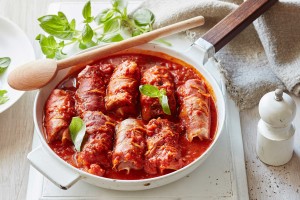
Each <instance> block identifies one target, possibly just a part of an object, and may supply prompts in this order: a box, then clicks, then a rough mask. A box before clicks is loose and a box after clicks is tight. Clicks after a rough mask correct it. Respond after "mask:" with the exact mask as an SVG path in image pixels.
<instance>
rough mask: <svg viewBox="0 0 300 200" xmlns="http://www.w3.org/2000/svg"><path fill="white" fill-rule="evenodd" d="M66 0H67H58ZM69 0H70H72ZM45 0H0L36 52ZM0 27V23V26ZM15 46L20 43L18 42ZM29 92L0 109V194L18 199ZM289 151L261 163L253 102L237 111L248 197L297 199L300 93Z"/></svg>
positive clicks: (23, 178) (0, 8) (4, 199)
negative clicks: (276, 161) (280, 162)
mask: <svg viewBox="0 0 300 200" xmlns="http://www.w3.org/2000/svg"><path fill="white" fill-rule="evenodd" d="M64 1H67V0H64ZM72 1H74V0H72ZM51 2H53V1H51V0H1V1H0V15H2V16H4V17H7V18H9V19H10V20H12V21H13V22H15V23H16V24H17V25H19V26H20V27H21V28H22V29H23V30H24V31H25V33H26V34H27V35H28V37H29V39H30V40H31V42H32V44H33V46H34V48H35V52H36V55H37V56H40V53H39V52H40V50H39V47H38V44H37V42H36V41H35V40H34V38H35V36H36V35H37V34H38V33H40V29H39V27H38V23H37V20H36V19H37V18H38V17H39V16H42V15H44V14H45V13H46V11H47V6H48V5H49V3H51ZM0 30H1V27H0ZM20 48H21V47H20ZM34 94H35V92H28V93H26V94H25V95H24V96H23V97H22V98H21V100H19V101H18V102H17V103H16V104H15V105H14V106H13V107H12V108H10V109H9V110H7V111H5V112H4V113H2V114H0V199H1V200H23V199H25V197H26V188H27V179H28V169H29V163H28V161H27V159H26V155H27V153H28V152H29V151H30V148H31V142H32V134H33V128H34V127H33V120H32V107H33V99H34ZM295 100H296V102H297V106H298V112H297V116H296V120H295V125H296V137H295V153H294V155H293V158H292V160H291V161H290V162H289V163H288V164H286V165H284V166H281V167H270V166H266V165H264V164H262V163H261V162H260V161H259V160H258V158H257V156H256V153H255V144H256V126H257V122H258V120H259V115H258V111H257V108H253V109H251V110H247V111H243V112H241V127H242V132H243V141H244V150H245V159H246V168H247V176H248V186H249V195H250V199H259V200H261V199H272V200H273V199H278V200H279V199H289V200H293V199H300V136H299V134H300V133H299V130H300V99H299V98H295Z"/></svg>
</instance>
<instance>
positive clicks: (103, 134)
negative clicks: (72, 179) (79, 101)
mask: <svg viewBox="0 0 300 200" xmlns="http://www.w3.org/2000/svg"><path fill="white" fill-rule="evenodd" d="M83 121H84V122H85V124H86V137H85V140H84V141H85V142H84V144H83V146H82V151H81V152H79V153H78V155H77V161H78V165H79V167H81V168H83V169H84V170H86V171H88V172H90V173H92V174H96V175H98V176H103V174H104V173H105V168H108V167H110V166H111V151H112V148H113V137H114V128H115V122H114V121H113V120H112V119H111V118H110V117H108V116H106V115H104V114H103V113H102V112H100V111H86V112H84V113H83Z"/></svg>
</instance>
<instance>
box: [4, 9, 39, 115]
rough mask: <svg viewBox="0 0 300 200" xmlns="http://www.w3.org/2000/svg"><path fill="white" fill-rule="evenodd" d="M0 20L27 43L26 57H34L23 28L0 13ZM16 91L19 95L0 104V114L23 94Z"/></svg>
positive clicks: (23, 92) (32, 58) (31, 46)
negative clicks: (27, 53) (27, 55)
mask: <svg viewBox="0 0 300 200" xmlns="http://www.w3.org/2000/svg"><path fill="white" fill-rule="evenodd" d="M1 22H3V23H6V24H7V25H8V26H10V27H12V29H15V30H16V31H17V32H18V34H19V35H20V36H21V38H23V39H24V42H25V43H28V48H29V49H27V51H28V52H29V55H30V57H28V58H29V59H31V60H34V59H36V54H35V51H34V48H33V45H32V44H31V41H30V40H29V38H28V36H27V34H26V33H25V32H24V30H22V29H21V28H20V27H19V26H18V25H17V24H16V23H15V22H13V21H11V20H10V19H8V18H7V17H4V16H2V15H0V23H1ZM4 32H5V31H4ZM15 67H17V66H14V68H15ZM8 87H9V89H13V88H11V87H10V86H8ZM3 89H5V90H8V89H7V88H3ZM17 92H18V94H19V95H18V96H17V97H16V98H14V99H10V100H9V101H10V103H9V104H6V103H4V104H2V105H0V114H1V113H3V112H4V111H6V110H8V109H9V108H10V107H12V106H13V105H14V104H15V103H16V102H17V101H19V100H20V99H21V97H22V96H23V95H24V94H25V91H17ZM9 101H8V102H9Z"/></svg>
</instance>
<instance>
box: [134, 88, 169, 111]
mask: <svg viewBox="0 0 300 200" xmlns="http://www.w3.org/2000/svg"><path fill="white" fill-rule="evenodd" d="M139 90H140V92H141V93H142V94H143V95H146V96H148V97H151V98H158V100H159V103H160V105H161V107H162V109H163V111H164V113H166V114H167V115H171V110H170V106H169V103H168V96H167V93H166V90H164V89H160V90H159V89H158V88H157V87H155V86H153V85H149V84H145V85H140V87H139Z"/></svg>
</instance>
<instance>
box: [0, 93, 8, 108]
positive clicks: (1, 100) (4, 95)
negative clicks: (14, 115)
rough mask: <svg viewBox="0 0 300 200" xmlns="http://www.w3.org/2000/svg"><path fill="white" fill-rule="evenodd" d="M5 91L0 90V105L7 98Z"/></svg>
mask: <svg viewBox="0 0 300 200" xmlns="http://www.w3.org/2000/svg"><path fill="white" fill-rule="evenodd" d="M6 93H7V91H6V90H0V105H2V104H4V103H6V102H7V101H8V100H9V98H8V97H7V96H6Z"/></svg>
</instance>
